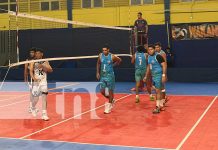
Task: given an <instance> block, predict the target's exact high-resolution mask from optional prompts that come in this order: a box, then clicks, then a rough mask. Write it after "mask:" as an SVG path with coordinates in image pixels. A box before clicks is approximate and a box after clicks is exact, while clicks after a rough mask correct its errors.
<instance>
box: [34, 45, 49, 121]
mask: <svg viewBox="0 0 218 150" xmlns="http://www.w3.org/2000/svg"><path fill="white" fill-rule="evenodd" d="M42 58H43V50H42V49H38V48H37V49H36V52H35V59H42ZM52 71H53V70H52V67H51V66H50V64H49V62H48V61H39V62H34V63H31V64H30V76H31V77H32V79H33V81H34V82H33V87H32V94H33V96H34V101H33V104H32V114H33V116H37V110H36V104H37V102H38V100H39V96H42V119H43V120H45V121H47V120H49V117H48V115H47V95H48V86H47V73H48V72H52Z"/></svg>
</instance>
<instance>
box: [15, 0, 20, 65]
mask: <svg viewBox="0 0 218 150" xmlns="http://www.w3.org/2000/svg"><path fill="white" fill-rule="evenodd" d="M18 12H19V0H16V49H17V62H19V61H20V51H19V24H18Z"/></svg>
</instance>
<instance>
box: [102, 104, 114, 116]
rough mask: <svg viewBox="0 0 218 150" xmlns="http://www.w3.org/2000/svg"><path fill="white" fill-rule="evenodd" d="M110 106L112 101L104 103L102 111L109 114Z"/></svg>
mask: <svg viewBox="0 0 218 150" xmlns="http://www.w3.org/2000/svg"><path fill="white" fill-rule="evenodd" d="M112 107H113V106H112V103H105V109H104V113H105V114H109V113H110V112H111V109H112Z"/></svg>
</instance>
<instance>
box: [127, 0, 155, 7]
mask: <svg viewBox="0 0 218 150" xmlns="http://www.w3.org/2000/svg"><path fill="white" fill-rule="evenodd" d="M140 1H141V3H140V4H136V5H133V4H132V0H129V5H130V6H141V5H154V4H155V0H152V1H153V3H144V0H140Z"/></svg>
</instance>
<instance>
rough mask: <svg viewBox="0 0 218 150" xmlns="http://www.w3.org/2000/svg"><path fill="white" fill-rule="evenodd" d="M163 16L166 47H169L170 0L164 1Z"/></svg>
mask: <svg viewBox="0 0 218 150" xmlns="http://www.w3.org/2000/svg"><path fill="white" fill-rule="evenodd" d="M164 16H165V26H166V32H167V46H168V47H171V40H170V37H171V32H170V0H164Z"/></svg>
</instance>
